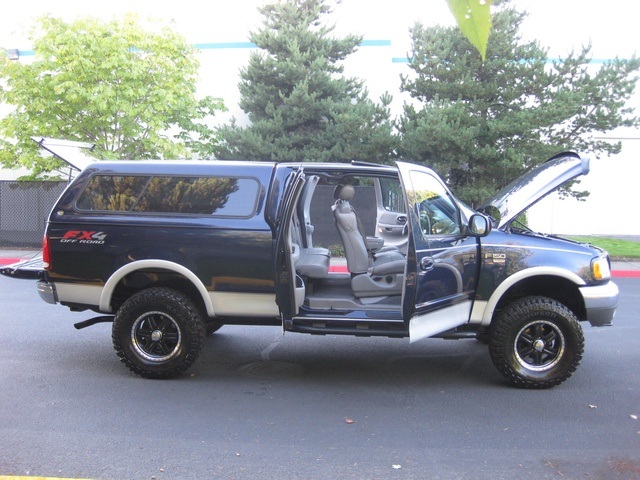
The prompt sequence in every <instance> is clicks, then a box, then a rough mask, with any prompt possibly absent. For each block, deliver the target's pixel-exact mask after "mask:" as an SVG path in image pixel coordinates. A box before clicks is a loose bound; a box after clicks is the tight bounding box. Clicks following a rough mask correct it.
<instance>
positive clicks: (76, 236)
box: [60, 230, 107, 245]
mask: <svg viewBox="0 0 640 480" xmlns="http://www.w3.org/2000/svg"><path fill="white" fill-rule="evenodd" d="M106 237H107V234H106V233H105V232H96V231H93V232H89V231H86V230H69V231H67V233H65V234H64V235H63V236H62V238H61V239H60V243H90V244H93V245H103V244H104V239H105V238H106Z"/></svg>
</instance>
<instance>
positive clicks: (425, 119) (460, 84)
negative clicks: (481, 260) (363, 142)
mask: <svg viewBox="0 0 640 480" xmlns="http://www.w3.org/2000/svg"><path fill="white" fill-rule="evenodd" d="M524 16H525V14H524V13H521V12H518V11H516V10H514V9H512V8H508V7H503V8H501V9H499V10H498V11H497V12H495V13H494V16H493V28H492V30H491V34H490V37H489V43H488V48H487V58H486V61H484V62H483V61H482V60H481V58H480V56H479V55H478V52H477V51H475V50H474V49H473V47H472V46H471V44H470V43H469V41H468V40H467V39H466V38H465V37H464V36H463V35H462V34H461V33H460V31H459V30H458V29H456V28H442V27H433V28H424V27H423V26H422V25H419V24H418V25H416V26H415V27H414V28H413V29H412V32H411V33H412V40H413V49H412V53H411V60H410V63H409V66H410V68H411V69H412V70H413V73H412V74H411V75H408V76H403V78H402V90H404V91H406V92H409V93H410V95H411V97H412V99H413V100H412V101H411V102H410V103H408V104H406V105H405V108H404V114H403V116H402V117H401V119H400V122H399V130H400V133H401V138H402V140H401V147H400V149H399V150H400V154H401V156H403V157H407V158H411V159H414V160H417V161H422V162H425V163H426V164H428V165H429V166H432V167H433V168H435V169H437V170H438V171H439V172H440V173H442V174H443V176H444V177H445V178H446V180H447V181H448V182H449V184H450V185H451V186H452V187H453V189H454V190H455V191H456V193H457V194H458V195H459V196H460V197H461V198H462V199H464V200H466V201H467V202H469V203H472V204H478V203H479V202H481V201H482V200H484V199H486V198H488V197H489V196H490V195H492V194H493V193H494V192H495V191H496V190H497V189H499V188H500V187H502V186H504V185H505V184H506V183H508V182H509V181H511V180H512V179H514V178H515V177H517V176H519V175H520V174H522V173H523V172H524V171H525V170H527V169H529V168H531V167H533V166H535V165H537V164H538V163H539V162H541V161H543V160H545V159H546V158H548V157H550V156H551V155H553V154H555V153H558V152H560V151H563V150H575V151H579V152H581V153H587V154H591V155H593V156H596V157H598V156H600V155H603V154H615V153H618V152H619V151H620V144H619V143H611V142H609V141H604V140H602V139H598V136H600V135H602V134H603V133H605V132H609V131H611V130H613V129H615V128H617V127H621V126H637V125H638V124H639V121H638V118H637V117H636V116H634V114H633V109H631V108H628V107H627V106H626V104H627V101H628V99H629V98H630V96H631V95H632V93H633V90H634V88H635V85H636V81H637V72H638V68H639V67H640V61H638V60H637V59H636V58H635V57H633V58H631V59H628V60H623V59H617V58H616V59H614V60H611V61H609V62H607V63H606V64H604V65H601V66H596V65H590V64H589V60H590V56H589V52H590V46H587V47H584V48H583V49H581V51H579V52H577V53H576V52H573V53H571V54H570V55H569V56H567V57H566V58H564V59H558V60H555V61H553V62H549V61H548V58H547V57H548V55H547V53H548V50H547V49H545V48H542V47H541V46H540V45H539V43H538V42H523V41H522V40H521V38H520V37H519V35H518V30H519V27H520V25H521V23H522V20H523V18H524ZM573 194H574V195H576V196H580V195H583V194H584V192H573Z"/></svg>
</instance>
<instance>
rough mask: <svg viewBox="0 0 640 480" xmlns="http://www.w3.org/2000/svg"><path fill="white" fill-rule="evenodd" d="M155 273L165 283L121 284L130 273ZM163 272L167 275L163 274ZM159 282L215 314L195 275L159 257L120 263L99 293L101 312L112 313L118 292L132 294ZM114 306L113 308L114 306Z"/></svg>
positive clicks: (183, 267) (207, 295)
mask: <svg viewBox="0 0 640 480" xmlns="http://www.w3.org/2000/svg"><path fill="white" fill-rule="evenodd" d="M158 272H160V277H163V278H164V279H165V281H164V282H163V281H162V280H160V281H155V282H154V281H149V282H148V283H147V284H146V285H145V286H144V287H140V288H135V287H133V290H132V289H131V288H129V287H125V286H124V284H125V279H127V278H130V277H131V276H132V275H135V274H137V273H140V274H141V275H143V276H144V277H146V278H150V277H152V276H153V275H155V274H158ZM163 272H164V273H166V274H168V276H163V275H162V273H163ZM169 277H171V278H172V282H170V284H169V285H167V282H166V278H169ZM160 284H162V285H167V286H171V287H172V288H175V289H176V290H179V291H181V292H183V293H184V294H186V295H188V296H189V297H190V298H192V300H193V301H195V302H196V304H197V305H199V306H200V307H201V308H202V309H203V311H204V312H206V314H207V315H208V316H209V317H214V316H215V313H214V309H213V303H212V301H211V297H210V296H209V292H208V291H207V288H206V287H205V286H204V284H203V283H202V281H201V280H200V279H199V278H198V276H197V275H196V274H195V273H193V272H192V271H191V270H189V269H188V268H186V267H185V266H183V265H180V264H178V263H175V262H170V261H168V260H159V259H147V260H138V261H135V262H131V263H128V264H126V265H123V266H122V267H120V268H119V269H118V270H116V271H115V272H114V273H113V275H111V277H109V279H108V280H107V282H106V283H105V285H104V287H103V289H102V293H101V294H100V305H99V307H100V311H102V312H114V311H115V310H116V309H117V305H114V298H116V296H117V295H118V294H119V293H122V292H129V294H128V295H126V296H130V295H131V294H132V293H135V291H139V290H141V289H143V288H147V287H151V286H158V285H160ZM120 303H121V302H120ZM114 306H115V307H116V308H114Z"/></svg>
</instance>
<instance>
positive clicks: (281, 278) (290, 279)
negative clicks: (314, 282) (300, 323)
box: [275, 169, 305, 319]
mask: <svg viewBox="0 0 640 480" xmlns="http://www.w3.org/2000/svg"><path fill="white" fill-rule="evenodd" d="M304 184H305V176H304V173H303V171H302V169H300V170H298V171H295V172H292V173H291V174H290V176H289V178H288V179H287V184H286V186H285V189H284V194H283V196H282V202H281V204H280V207H279V209H278V214H277V219H276V243H275V266H276V268H275V276H276V277H275V288H276V303H277V304H278V308H279V310H280V316H281V318H282V319H290V318H292V317H293V316H294V315H296V314H297V313H298V308H299V307H300V305H301V304H302V301H304V285H298V284H297V278H296V274H295V269H294V266H293V247H292V242H291V228H292V217H293V214H294V212H295V208H296V204H297V203H298V200H299V198H300V194H301V192H302V188H303V187H304ZM300 281H301V279H300ZM300 292H301V293H302V295H303V296H302V301H301V300H300V297H299V295H296V293H300Z"/></svg>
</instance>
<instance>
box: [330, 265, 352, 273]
mask: <svg viewBox="0 0 640 480" xmlns="http://www.w3.org/2000/svg"><path fill="white" fill-rule="evenodd" d="M329 271H330V272H333V273H349V270H348V269H347V267H346V266H345V265H331V266H330V267H329Z"/></svg>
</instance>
